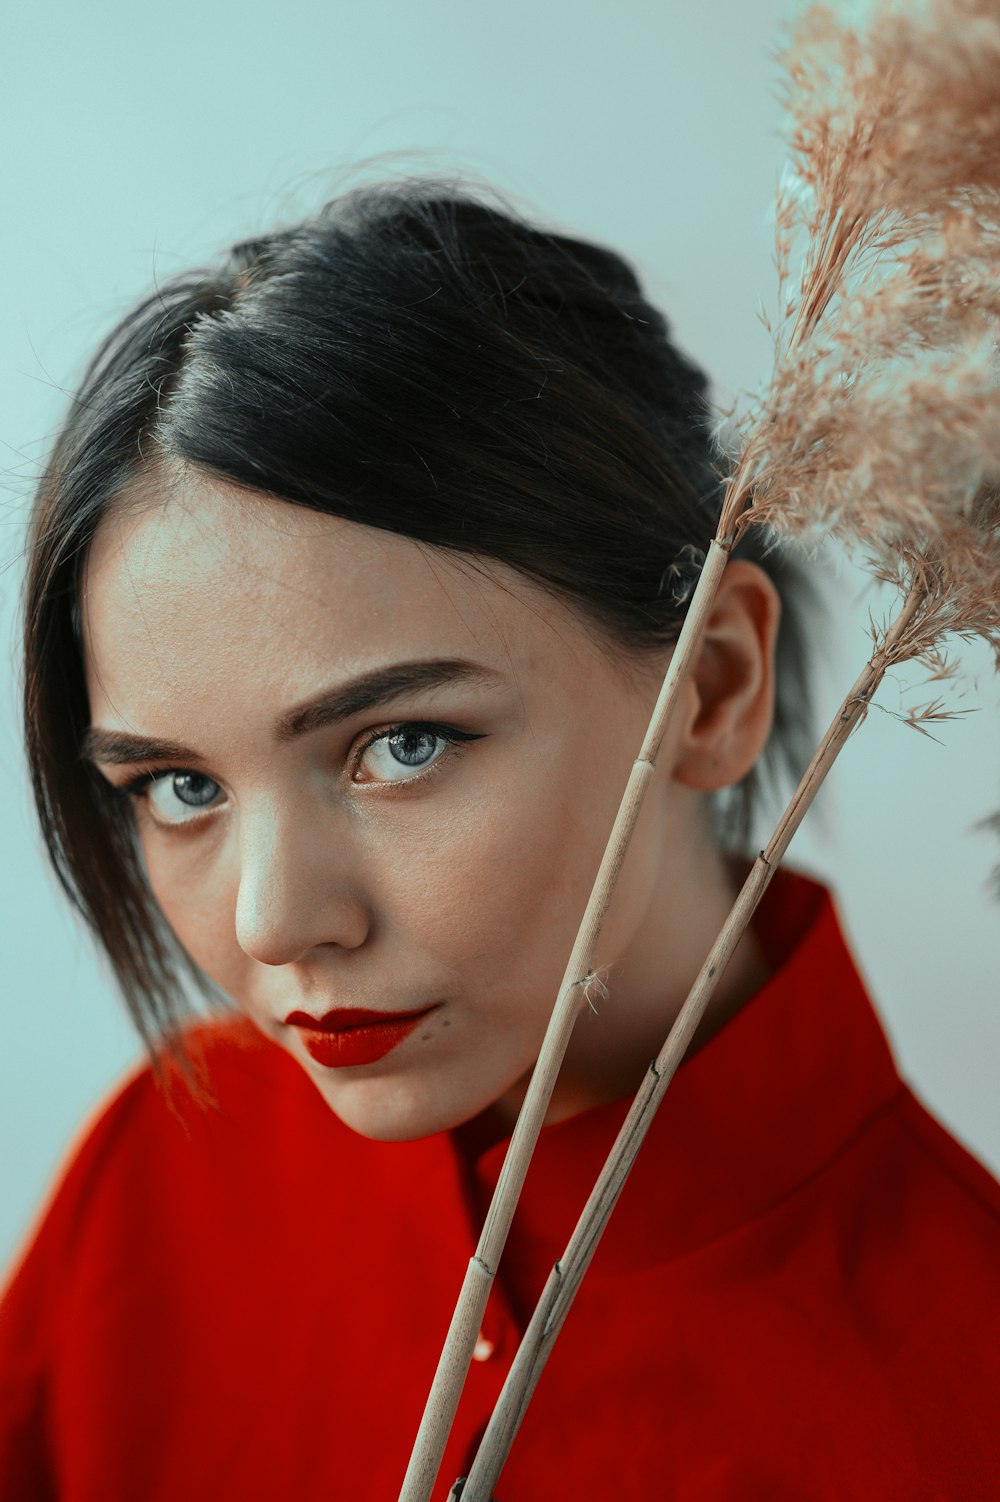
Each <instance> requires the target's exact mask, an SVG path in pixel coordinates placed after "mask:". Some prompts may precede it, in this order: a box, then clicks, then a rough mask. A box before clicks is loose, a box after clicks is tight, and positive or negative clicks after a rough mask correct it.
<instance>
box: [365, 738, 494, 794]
mask: <svg viewBox="0 0 1000 1502" xmlns="http://www.w3.org/2000/svg"><path fill="white" fill-rule="evenodd" d="M474 740H479V736H477V735H472V734H470V733H469V732H468V731H464V730H456V729H454V727H453V726H450V725H421V724H410V725H396V726H394V727H393V728H392V729H391V730H383V731H382V732H381V733H380V734H378V735H376V736H374V737H373V738H372V739H371V740H370V741H369V742H368V743H367V745H366V746H365V747H364V748H363V750H362V754H361V756H360V758H359V761H358V766H359V767H367V768H368V769H369V770H370V771H371V772H372V773H373V775H372V776H371V777H368V778H364V779H362V780H363V781H371V782H412V781H413V780H414V774H416V775H419V774H420V773H421V772H425V771H426V770H427V769H428V768H429V767H432V766H434V765H435V764H436V763H437V762H438V761H440V760H441V757H442V756H443V755H444V753H445V752H446V751H447V749H448V747H449V746H451V745H454V744H455V743H456V742H458V741H474Z"/></svg>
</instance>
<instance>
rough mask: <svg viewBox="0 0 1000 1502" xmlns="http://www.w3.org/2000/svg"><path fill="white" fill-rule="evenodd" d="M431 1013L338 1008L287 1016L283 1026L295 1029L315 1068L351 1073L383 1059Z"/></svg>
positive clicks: (432, 1008)
mask: <svg viewBox="0 0 1000 1502" xmlns="http://www.w3.org/2000/svg"><path fill="white" fill-rule="evenodd" d="M434 1010H435V1008H434V1007H424V1008H423V1009H422V1010H421V1011H419V1012H370V1011H368V1010H366V1009H365V1008H364V1007H340V1008H338V1009H337V1010H336V1011H334V1012H327V1013H326V1014H325V1016H323V1017H318V1018H317V1017H310V1016H309V1014H308V1012H290V1013H289V1014H288V1016H287V1017H286V1018H285V1022H286V1023H287V1025H288V1026H289V1027H294V1028H296V1029H297V1031H298V1034H299V1037H300V1038H301V1039H302V1043H303V1046H304V1047H305V1049H306V1052H307V1053H308V1054H309V1055H310V1057H311V1058H313V1059H315V1060H316V1062H317V1064H323V1065H325V1066H326V1068H327V1069H353V1068H356V1067H357V1066H358V1065H359V1064H374V1063H375V1062H376V1060H377V1059H383V1058H385V1056H386V1054H387V1053H391V1052H392V1050H393V1049H394V1048H396V1047H397V1045H398V1044H400V1043H402V1041H403V1039H404V1038H406V1037H408V1036H409V1034H410V1033H412V1032H413V1029H414V1028H415V1027H416V1025H417V1023H418V1022H422V1021H423V1019H424V1018H425V1017H426V1016H427V1015H428V1014H429V1013H430V1012H433V1011H434Z"/></svg>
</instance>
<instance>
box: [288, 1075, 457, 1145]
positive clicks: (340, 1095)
mask: <svg viewBox="0 0 1000 1502" xmlns="http://www.w3.org/2000/svg"><path fill="white" fill-rule="evenodd" d="M309 1075H310V1078H311V1079H312V1081H313V1083H314V1084H315V1086H316V1088H317V1090H318V1091H319V1093H320V1095H321V1096H322V1097H323V1099H324V1100H325V1101H326V1104H327V1105H328V1106H329V1107H330V1110H331V1111H332V1112H333V1114H334V1115H335V1116H336V1117H337V1118H338V1119H339V1120H340V1121H342V1122H343V1123H344V1125H345V1126H346V1127H349V1128H350V1130H351V1131H352V1132H357V1133H358V1135H359V1136H360V1137H369V1138H371V1140H372V1141H373V1142H415V1141H417V1140H418V1139H419V1138H421V1137H433V1136H435V1135H436V1133H438V1132H447V1131H450V1130H451V1129H452V1128H453V1127H457V1126H461V1124H462V1122H464V1121H469V1120H470V1119H471V1118H472V1117H473V1116H475V1115H477V1114H478V1112H479V1111H480V1110H483V1109H484V1106H482V1105H479V1104H478V1103H475V1104H473V1105H471V1106H470V1107H469V1108H468V1109H466V1110H463V1109H462V1108H461V1106H459V1105H457V1104H456V1103H455V1102H447V1103H446V1102H442V1101H441V1100H440V1098H434V1096H433V1094H432V1093H431V1092H430V1091H429V1090H428V1087H427V1085H426V1083H424V1084H423V1085H422V1086H418V1087H417V1088H416V1089H415V1088H414V1087H413V1085H412V1083H411V1082H410V1081H408V1080H401V1079H395V1080H394V1079H384V1080H371V1079H368V1080H357V1081H351V1082H347V1081H346V1080H330V1081H329V1082H328V1081H326V1080H320V1079H317V1078H316V1076H315V1075H314V1074H313V1073H312V1071H311V1070H310V1071H309Z"/></svg>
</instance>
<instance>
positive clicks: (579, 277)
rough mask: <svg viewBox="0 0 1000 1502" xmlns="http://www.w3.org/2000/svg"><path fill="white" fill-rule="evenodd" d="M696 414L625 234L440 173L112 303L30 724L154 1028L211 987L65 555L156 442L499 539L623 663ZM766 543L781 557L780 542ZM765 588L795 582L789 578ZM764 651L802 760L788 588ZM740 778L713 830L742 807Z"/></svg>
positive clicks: (708, 485)
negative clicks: (122, 772) (143, 852)
mask: <svg viewBox="0 0 1000 1502" xmlns="http://www.w3.org/2000/svg"><path fill="white" fill-rule="evenodd" d="M494 200H497V201H494ZM712 427H713V424H712V415H711V409H710V407H709V404H708V397H707V381H706V378H705V376H704V375H703V373H702V372H701V371H700V370H699V369H698V368H697V366H695V365H694V364H693V363H692V362H691V361H690V360H689V359H687V358H686V357H685V356H684V355H683V354H682V353H680V352H679V350H678V349H677V348H676V347H675V346H674V344H673V343H672V342H671V339H670V336H669V330H668V325H667V322H666V320H665V319H664V317H663V316H662V314H661V313H659V312H658V311H657V310H656V309H655V308H653V307H651V306H650V304H649V303H648V302H647V301H646V300H645V298H644V296H643V292H642V289H641V287H640V284H639V281H638V279H637V277H636V275H635V273H634V272H633V270H632V269H631V268H630V267H629V265H628V264H627V263H626V262H625V261H624V260H622V258H621V257H620V256H618V255H616V254H614V253H613V252H612V251H610V250H607V249H605V248H603V247H602V246H599V245H595V244H590V243H587V242H585V241H582V240H577V239H573V238H569V237H567V236H565V235H562V234H557V233H553V232H549V231H546V230H544V229H541V228H538V227H535V226H532V225H531V224H529V223H528V222H526V220H525V219H524V218H523V217H522V216H521V215H520V214H519V213H518V212H516V211H515V210H513V209H512V208H511V207H510V205H509V204H506V203H505V202H501V201H499V200H498V196H497V195H491V194H489V193H486V192H484V191H482V190H480V191H479V192H476V193H474V192H471V191H470V190H469V189H468V188H466V187H459V186H457V185H456V184H454V183H450V182H447V181H444V180H442V179H440V178H409V179H405V180H403V181H397V182H390V183H382V184H379V185H376V186H366V187H362V188H355V189H353V190H352V191H350V192H347V193H345V194H343V195H341V196H340V197H339V198H337V199H335V200H333V201H332V202H331V203H329V204H327V206H326V207H325V208H324V209H323V210H322V211H321V212H319V213H318V214H316V215H315V216H313V217H311V218H309V219H307V220H305V221H304V222H302V223H299V224H296V225H295V226H294V227H292V228H289V229H284V230H280V231H278V232H276V233H274V234H270V235H266V236H263V237H261V238H258V239H253V240H246V241H244V242H242V243H241V244H238V245H236V246H234V247H233V249H232V250H231V251H230V252H229V253H228V255H227V256H226V257H225V258H224V259H223V260H222V261H221V263H220V264H219V265H218V266H217V267H214V268H211V269H208V270H203V271H197V272H192V273H188V274H184V275H181V276H176V277H174V278H172V279H171V280H170V281H168V282H166V283H165V284H164V285H162V286H160V287H159V288H158V290H157V291H156V293H155V294H154V295H152V296H151V297H149V298H147V299H146V300H145V301H144V302H142V303H141V304H140V305H139V306H138V307H136V308H135V309H134V310H133V311H131V312H130V313H128V315H127V316H126V317H125V318H123V319H122V321H121V322H120V323H119V324H118V326H117V327H116V328H115V329H114V330H113V332H112V333H111V334H110V335H109V336H108V338H107V339H106V340H105V342H104V343H103V345H102V346H101V348H100V349H99V350H98V352H97V354H96V356H95V357H94V359H93V361H92V362H91V364H90V366H89V367H88V369H87V370H86V372H85V375H84V378H83V382H82V385H81V388H80V390H79V392H78V394H77V397H76V399H75V402H74V403H73V406H72V409H71V411H70V414H69V417H68V419H67V421H66V424H65V426H64V428H63V430H62V432H61V434H60V436H59V438H58V440H57V442H56V445H55V449H54V452H53V454H52V457H51V459H50V461H49V463H48V466H47V468H46V470H45V473H44V475H43V477H42V482H41V485H40V488H39V491H38V495H37V499H36V503H35V511H34V515H33V521H32V526H31V534H30V542H29V548H30V565H29V574H28V581H27V595H26V608H25V656H26V675H25V725H26V735H27V747H28V754H29V759H30V763H31V773H32V780H33V787H34V793H35V799H36V802H37V806H38V811H39V816H40V819H41V826H42V831H43V834H44V838H45V842H46V845H47V848H48V852H49V855H50V858H51V860H52V863H53V865H54V867H55V870H56V873H57V875H58V877H59V880H60V882H61V884H62V886H63V888H64V889H65V891H66V892H67V894H68V895H69V897H70V899H71V901H72V902H73V903H74V905H75V906H76V907H77V909H78V910H79V911H80V913H81V914H82V915H83V917H84V919H85V920H86V922H87V923H88V924H89V926H90V927H91V928H92V929H93V931H94V932H95V933H96V935H97V937H98V938H99V940H100V941H101V943H102V944H103V946H104V948H105V949H106V951H107V953H108V955H109V956H110V959H111V962H112V965H113V967H114V970H115V973H116V975H117V978H118V981H119V984H120V986H121V988H122V991H123V993H124V996H125V999H126V1002H127V1004H128V1006H129V1008H130V1011H131V1012H132V1015H133V1017H134V1019H135V1021H136V1023H137V1025H138V1027H139V1029H140V1031H141V1033H142V1034H143V1036H144V1037H145V1039H146V1041H147V1043H150V1044H153V1043H155V1042H156V1041H157V1039H158V1038H159V1037H161V1036H170V1035H172V1034H174V1033H175V1032H176V1028H177V1024H178V1022H179V1021H180V1019H181V1016H182V1013H183V1010H184V990H183V987H182V985H181V981H182V980H183V979H184V978H186V979H187V980H188V981H191V980H193V981H194V982H195V983H196V985H197V987H198V988H199V989H200V990H201V991H202V992H203V994H206V995H209V996H213V995H214V996H216V997H217V995H218V993H216V992H215V989H214V987H213V986H212V985H211V983H210V982H208V981H207V978H206V977H204V976H203V975H202V974H201V972H200V970H198V968H197V967H196V966H195V965H194V962H193V961H192V960H190V958H189V957H188V956H187V955H186V954H185V953H184V951H183V950H182V949H181V946H180V945H179V944H178V943H177V941H176V940H175V939H174V938H173V935H172V934H171V933H170V932H169V930H168V929H167V927H166V924H165V922H164V920H163V919H162V916H161V915H160V914H159V910H158V908H157V906H156V903H155V900H154V899H153V897H152V894H151V892H150V890H149V887H148V884H147V881H146V877H145V873H144V870H143V865H142V860H141V856H140V853H139V850H138V847H137V842H136V841H135V838H134V828H133V824H132V818H131V814H130V813H129V812H128V810H127V809H126V807H125V806H124V804H123V802H122V800H120V799H115V798H114V796H113V795H112V794H110V792H109V789H108V787H107V784H106V783H105V782H104V780H103V779H102V778H101V777H100V776H99V775H98V774H97V773H96V771H95V770H94V769H93V768H92V767H90V766H89V765H87V764H86V763H85V762H84V761H83V760H81V758H80V746H81V742H82V737H83V733H84V731H85V729H86V727H87V724H88V704H87V693H86V687H85V680H84V673H83V657H82V647H81V638H80V629H79V603H78V601H79V588H80V577H81V570H82V566H83V562H84V559H85V556H86V551H87V548H88V547H89V544H90V542H91V540H92V538H93V536H94V533H95V531H96V529H97V526H98V524H99V522H100V520H101V518H102V516H103V515H104V514H105V512H106V511H107V509H108V507H109V505H110V504H111V503H112V502H113V500H114V499H115V498H116V497H117V496H119V495H120V494H121V492H122V491H123V489H124V487H126V486H127V485H129V484H130V482H133V481H134V480H135V479H136V477H137V476H138V475H139V474H142V473H148V472H149V471H150V470H151V469H155V467H156V465H157V464H158V462H159V461H160V459H161V458H162V457H163V456H171V457H173V458H175V459H178V458H179V459H180V460H181V461H184V462H186V463H188V464H190V465H194V466H197V467H199V468H201V469H203V470H206V471H209V472H213V473H215V474H216V475H219V476H222V477H225V478H226V479H228V480H230V481H234V482H236V483H238V484H239V485H242V486H249V487H253V488H255V489H257V490H260V491H263V492H266V493H268V494H270V495H274V496H277V497H280V498H283V499H284V500H287V501H289V502H291V503H294V504H296V505H301V506H307V507H310V508H312V509H314V510H317V511H322V512H326V513H329V514H331V515H335V516H339V517H346V518H348V519H350V520H353V521H357V522H362V523H364V524H366V525H367V526H371V527H381V528H384V529H386V530H388V531H392V532H397V533H401V534H403V535H405V536H408V537H411V538H415V539H419V540H421V541H423V542H425V543H429V544H433V545H435V546H439V547H443V548H449V549H456V550H460V551H461V552H463V553H467V554H472V555H481V556H483V557H484V558H486V559H495V560H501V561H502V562H503V563H505V564H508V565H511V566H513V567H514V568H515V569H519V570H520V571H521V572H522V573H523V574H525V575H527V576H529V577H530V578H532V579H533V580H535V581H536V582H538V583H540V584H542V585H543V586H545V587H546V588H548V589H550V590H552V591H554V592H555V593H556V594H557V595H559V596H561V597H562V598H564V599H565V600H567V601H569V602H571V603H572V604H573V605H575V606H576V607H577V609H578V610H579V611H580V612H581V614H582V615H583V616H584V617H586V618H589V620H590V621H592V622H593V624H594V626H595V627H596V628H598V629H599V631H600V632H601V633H602V634H603V637H604V639H605V640H606V641H607V642H608V643H609V644H611V645H612V646H617V645H620V647H621V648H622V649H623V658H624V660H625V661H628V660H630V657H629V656H626V655H625V654H631V657H635V656H636V655H637V654H639V655H641V654H646V653H660V654H661V655H662V654H663V652H664V649H665V647H666V646H667V645H668V644H669V643H670V642H672V641H673V640H674V639H675V638H676V635H677V632H678V629H679V626H680V623H681V620H682V618H683V614H684V604H685V600H686V598H687V596H688V594H689V592H690V588H691V585H692V581H693V578H694V577H695V575H696V573H697V565H698V562H699V558H700V555H701V553H702V551H703V550H704V549H705V548H706V547H707V544H708V542H709V540H710V539H711V537H712V535H713V532H714V526H715V520H716V517H717V515H718V509H719V503H720V500H721V483H720V478H719V476H720V468H719V461H720V457H721V456H720V453H719V452H718V451H717V448H716V445H715V443H714V441H713V438H712ZM760 548H761V544H760V543H759V541H748V542H746V543H744V545H743V548H742V551H743V553H744V555H747V554H751V555H752V554H754V553H756V554H757V555H758V556H759V555H760ZM765 566H766V567H767V568H768V569H769V572H771V574H772V576H774V575H775V574H776V573H777V574H778V575H779V576H781V575H787V574H788V566H787V564H786V563H784V562H783V561H782V559H781V557H780V555H778V554H776V553H774V554H771V555H769V556H768V557H767V559H766V562H765ZM779 588H782V593H783V595H784V596H785V597H786V599H787V594H788V588H787V578H786V579H785V580H784V587H783V585H782V580H781V578H780V577H779ZM779 652H780V653H781V655H782V658H783V659H784V660H783V663H782V666H781V668H780V671H779V703H778V708H777V713H776V721H775V731H774V734H773V736H772V742H771V745H770V747H769V751H768V753H766V755H767V757H768V758H769V764H770V765H772V766H773V764H774V763H775V761H776V760H777V761H779V762H780V761H781V759H782V757H783V756H784V757H785V758H786V759H787V758H788V757H789V756H791V757H792V759H793V760H794V759H795V757H796V756H797V754H798V747H797V744H796V738H797V733H798V731H799V730H800V728H801V727H802V725H803V713H802V711H803V706H804V704H805V686H804V681H803V653H802V645H801V640H800V635H799V628H798V625H797V623H796V619H795V616H794V613H790V612H788V611H787V610H786V612H785V613H784V617H783V623H782V630H781V642H780V644H779ZM756 770H757V769H755V772H756ZM753 782H759V777H755V776H752V777H751V779H750V781H749V782H748V783H746V784H744V785H741V789H740V794H739V798H738V800H737V803H736V804H734V805H733V806H731V808H730V829H731V831H732V830H733V829H737V828H739V827H742V828H744V829H745V827H746V820H747V816H748V809H749V793H750V786H751V783H753Z"/></svg>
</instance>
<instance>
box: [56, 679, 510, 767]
mask: <svg viewBox="0 0 1000 1502" xmlns="http://www.w3.org/2000/svg"><path fill="white" fill-rule="evenodd" d="M501 682H503V680H502V678H501V677H500V674H499V673H496V672H494V671H493V669H492V668H487V667H484V666H483V665H482V664H481V663H476V662H467V661H465V660H464V659H463V658H460V657H434V658H428V659H426V660H425V661H422V662H400V663H395V664H393V666H392V667H387V668H375V669H374V670H373V671H372V672H370V673H362V674H361V675H360V676H359V677H357V678H352V679H350V681H349V682H347V683H345V684H342V685H341V687H339V688H337V689H334V690H332V691H327V692H324V693H321V694H318V695H317V696H316V697H315V698H314V699H310V700H309V701H308V702H307V703H305V704H300V705H298V706H297V708H295V709H290V710H288V711H287V712H286V713H285V714H283V715H282V716H281V718H280V719H279V720H277V721H276V723H275V726H274V739H275V741H276V743H277V744H278V745H286V744H287V743H288V742H289V741H294V740H297V739H298V737H299V736H300V735H308V734H309V733H310V731H313V730H321V729H322V728H323V727H324V726H325V725H336V724H339V722H340V721H341V720H349V719H351V717H352V716H353V715H357V714H362V713H363V712H364V711H366V710H369V709H377V708H378V707H379V706H381V705H383V704H386V703H387V702H388V701H389V700H390V699H398V698H399V697H400V695H402V694H406V693H413V692H416V691H419V690H420V689H424V690H426V689H432V688H441V687H443V686H444V685H445V684H450V683H481V684H483V685H484V686H487V687H489V686H493V687H495V686H496V685H497V684H499V683H501ZM80 755H81V758H82V759H83V760H85V761H92V762H104V763H105V764H106V765H111V766H127V765H129V764H131V763H132V762H137V761H174V762H191V761H201V760H202V759H203V758H202V757H201V756H199V754H198V752H197V751H192V750H190V748H189V747H187V746H181V745H178V743H177V742H176V741H163V740H154V739H151V738H149V737H147V736H143V735H132V734H130V733H129V732H128V731H125V730H101V729H99V728H97V727H95V726H93V725H92V726H91V727H90V729H89V730H87V731H86V732H85V734H84V737H83V745H82V749H81V752H80Z"/></svg>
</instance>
